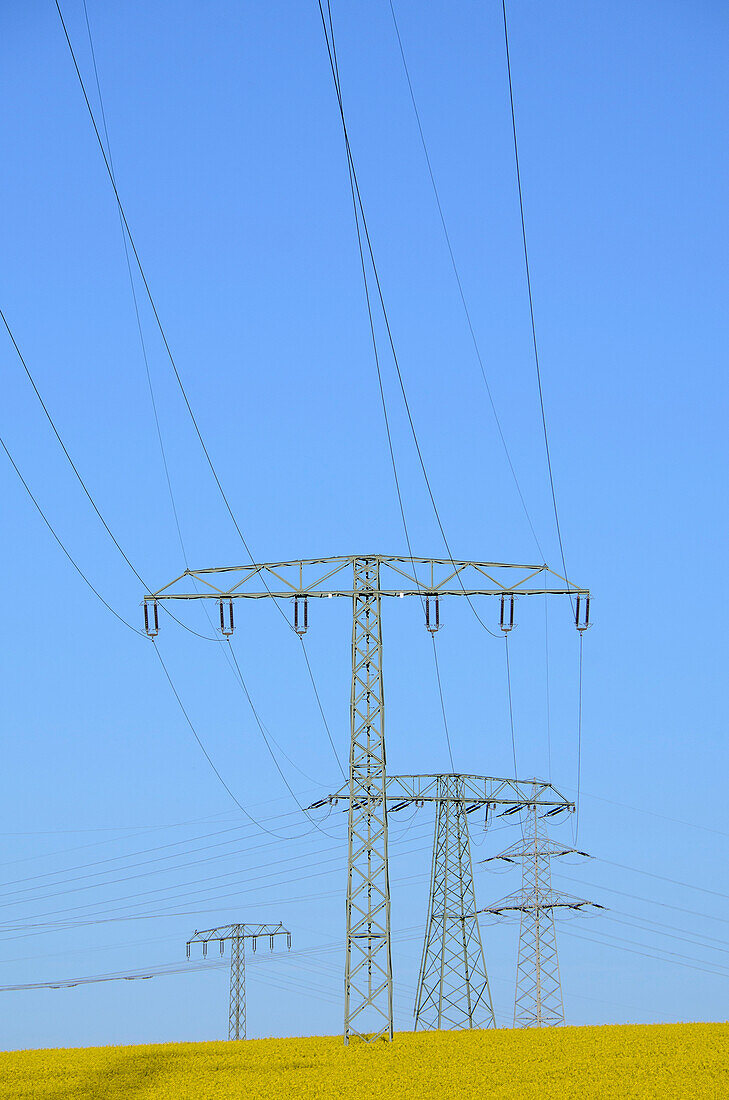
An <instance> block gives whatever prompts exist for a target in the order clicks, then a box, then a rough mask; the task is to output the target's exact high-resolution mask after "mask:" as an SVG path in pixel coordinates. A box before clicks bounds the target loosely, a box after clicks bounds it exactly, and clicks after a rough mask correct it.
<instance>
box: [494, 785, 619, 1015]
mask: <svg viewBox="0 0 729 1100" xmlns="http://www.w3.org/2000/svg"><path fill="white" fill-rule="evenodd" d="M527 822H528V824H527V828H526V829H525V831H524V834H523V836H522V839H521V840H519V841H517V842H516V844H512V846H511V847H510V848H507V849H506V850H505V851H503V852H501V853H500V854H499V855H498V856H492V857H491V858H490V859H488V860H483V861H482V862H483V863H489V862H491V860H496V859H501V860H504V861H505V862H507V863H521V867H522V877H521V890H519V891H516V892H515V893H513V894H509V896H508V897H505V898H502V899H501V901H498V902H496V903H495V904H494V905H489V906H488V907H487V908H486V909H482V910H480V912H482V913H491V914H494V915H496V916H501V915H503V914H504V913H519V914H520V915H521V921H520V932H519V955H518V961H517V967H516V994H515V997H514V1027H522V1028H523V1027H559V1026H560V1025H563V1024H564V1000H563V997H562V982H561V978H560V973H559V956H558V954H557V935H556V931H555V926H554V914H555V910H558V909H572V910H582V909H584V908H585V907H586V906H594V907H595V908H596V909H603V908H604V906H602V905H597V904H596V903H595V902H590V901H586V900H585V899H584V898H576V897H572V895H570V894H565V893H562V892H561V891H558V890H554V889H553V888H552V870H551V862H552V859H553V858H554V857H559V856H565V855H569V854H571V853H574V854H576V855H581V856H587V852H580V851H578V850H577V849H576V848H568V847H566V846H565V845H564V844H559V843H558V842H557V841H554V840H551V839H550V838H549V837H548V836H547V834H546V830H545V828H544V825H543V822H542V820H541V818H540V816H539V814H538V812H537V805H536V802H535V803H534V804H533V805H531V806H529V808H528V811H527Z"/></svg>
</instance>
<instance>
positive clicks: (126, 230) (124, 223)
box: [55, 0, 342, 787]
mask: <svg viewBox="0 0 729 1100" xmlns="http://www.w3.org/2000/svg"><path fill="white" fill-rule="evenodd" d="M55 3H56V10H57V12H58V16H59V19H60V21H61V26H62V28H63V33H64V37H65V39H66V44H67V46H68V49H69V53H70V55H71V60H72V62H73V66H74V69H75V72H76V76H77V78H78V82H79V85H80V87H81V92H82V94H83V98H84V102H85V104H86V108H87V111H88V114H89V118H90V120H91V124H92V126H93V129H94V133H95V135H96V140H97V142H98V145H99V149H100V151H101V155H102V157H103V160H104V165H105V168H106V171H107V175H108V177H109V181H110V183H111V186H112V189H113V192H114V197H115V199H116V205H117V210H118V214H119V219H120V224H121V230H122V238H123V241H124V252H125V256H126V262H127V268H128V271H129V279H130V285H131V289H132V296H133V299H134V310H135V315H136V319H137V327H138V330H139V337H140V341H141V346H142V352H143V356H144V363H145V369H146V373H147V381H148V385H149V391H150V397H151V401H152V408H153V412H154V419H155V424H156V427H157V435H158V439H159V444H160V449H161V453H162V461H163V464H164V469H165V476H166V479H167V485H168V489H169V494H170V500H171V504H172V509H173V512H174V517H175V523H176V526H177V532H178V536H179V539H180V545H181V548H182V554H183V558H184V560H185V564H186V566H187V554H186V550H185V544H184V539H183V537H182V531H181V527H180V523H179V517H178V511H177V507H176V504H175V499H174V493H173V490H172V482H171V477H170V473H169V467H168V463H167V458H166V454H165V448H164V443H163V439H162V432H161V428H160V423H159V417H158V414H157V405H156V401H155V397H154V388H153V386H152V379H151V374H150V370H149V362H148V359H147V352H146V347H145V343H144V336H143V332H142V327H141V321H140V317H139V308H138V303H137V296H136V291H135V289H134V279H133V277H132V270H131V264H130V260H129V250H128V248H127V241H128V242H129V246H130V247H131V249H132V253H133V255H134V259H135V262H136V265H137V268H138V270H139V274H140V276H141V279H142V283H143V285H144V289H145V292H146V294H147V298H148V300H149V304H150V306H151V309H152V312H153V314H154V318H155V321H156V323H157V327H158V329H159V332H160V335H161V337H162V341H163V343H164V347H165V350H166V353H167V356H168V358H169V361H170V364H171V366H172V370H173V373H174V376H175V379H176V381H177V384H178V387H179V389H180V392H181V394H182V397H183V400H184V403H185V407H186V409H187V412H188V413H189V416H190V419H191V421H192V424H193V427H194V429H195V433H196V435H197V437H198V440H199V442H200V446H201V447H202V450H203V454H204V455H205V458H206V460H207V463H208V466H209V467H210V471H211V473H212V475H213V478H214V480H215V483H216V485H217V487H218V490H219V492H220V495H221V497H222V500H223V502H224V504H225V507H226V510H227V512H228V514H229V515H230V518H231V520H232V522H233V525H234V527H235V529H236V532H237V533H238V536H239V538H240V540H241V542H242V544H243V547H244V549H245V551H246V554H247V555H248V557H249V558H250V560H251V562H255V558H254V557H253V554H252V551H251V549H250V546H249V544H248V542H247V541H246V539H245V537H244V535H243V532H242V530H241V527H240V525H239V523H238V521H237V519H236V517H235V514H234V512H233V509H232V507H231V504H230V501H229V499H228V497H227V495H226V493H225V490H224V489H223V485H222V482H221V480H220V477H219V475H218V472H217V470H216V468H215V465H214V463H213V461H212V458H211V455H210V452H209V450H208V448H207V445H206V443H205V440H204V438H203V435H202V431H201V429H200V426H199V424H198V421H197V418H196V417H195V413H194V411H193V408H192V404H191V402H190V400H189V398H188V395H187V391H186V389H185V386H184V384H183V381H182V378H181V375H180V373H179V371H178V368H177V364H176V362H175V359H174V356H173V354H172V350H171V347H170V343H169V341H168V339H167V335H166V332H165V330H164V327H163V325H162V320H161V318H160V315H159V312H158V310H157V305H156V302H155V300H154V298H153V296H152V291H151V288H150V285H149V282H148V280H147V276H146V274H145V271H144V268H143V266H142V261H141V257H140V255H139V252H138V250H137V246H136V244H135V241H134V238H133V236H132V232H131V229H130V227H129V222H128V220H127V216H126V213H125V211H124V206H123V204H122V201H121V197H120V194H119V191H118V188H117V184H116V178H115V173H114V167H113V161H112V156H111V145H110V141H109V131H108V127H107V122H106V113H105V110H104V103H103V97H102V94H101V82H100V79H99V73H98V66H97V63H96V53H95V50H94V44H93V38H92V34H91V24H90V21H89V17H88V10H87V6H86V0H84V13H85V17H86V29H87V33H88V38H89V45H90V48H91V54H92V61H93V68H94V75H95V80H96V88H97V94H98V98H99V105H100V109H101V117H102V125H103V129H104V134H105V137H106V147H105V146H104V141H103V140H102V137H101V133H100V131H99V127H98V125H97V122H96V118H95V115H94V111H93V108H92V106H91V101H90V99H89V96H88V93H87V90H86V85H85V83H84V80H83V77H82V75H81V70H80V67H79V65H78V62H77V59H76V54H75V51H74V49H73V44H72V42H71V38H70V35H69V33H68V29H67V27H66V23H65V21H64V18H63V13H62V11H61V7H60V4H59V2H58V0H55ZM140 579H141V578H140ZM264 583H265V582H264ZM142 584H143V586H144V587H145V590H147V586H146V585H144V582H142ZM274 604H275V606H276V609H277V610H278V612H279V614H280V615H281V617H282V618H283V620H284V622H285V623H286V625H287V626H288V627H289V628H290V629H291V630H292V632H293V630H294V628H293V627H292V625H291V623H290V622H289V621H288V619H287V617H286V614H285V612H284V611H283V609H282V608H281V607H280V605H279V602H278V600H274ZM206 615H207V611H206ZM208 621H209V622H210V619H209V616H208ZM211 626H212V623H211ZM187 629H190V628H187ZM193 633H196V632H195V631H193ZM211 640H215V641H220V639H219V638H213V639H211ZM299 640H300V642H301V648H302V652H303V654H304V657H305V660H306V666H307V669H308V673H309V677H310V680H311V684H312V688H313V691H314V694H315V697H316V702H317V706H318V709H319V711H320V713H321V717H322V720H323V722H324V726H325V728H326V733H327V736H328V739H329V742H330V744H331V747H332V749H333V752H334V755H335V758H336V760H337V764H338V766H339V768H340V770H342V764H341V761H340V759H339V755H338V753H337V750H336V748H335V747H334V742H333V740H332V736H331V732H330V729H329V725H328V722H327V720H326V716H325V714H324V708H323V706H322V702H321V697H320V694H319V690H318V687H317V685H316V681H315V678H314V673H313V670H312V668H311V663H310V661H309V657H308V654H307V652H306V645H305V642H304V639H303V638H301V637H300V638H299ZM221 648H222V647H221ZM238 675H239V678H241V677H240V670H238ZM241 680H242V678H241ZM243 687H244V690H246V691H247V689H246V688H245V685H243ZM282 751H283V750H282ZM284 755H286V754H285V753H284ZM287 759H288V757H287ZM276 766H277V768H278V762H276ZM294 766H296V765H294ZM297 770H300V769H297ZM279 771H280V768H279ZM284 781H285V782H286V785H287V787H288V782H287V781H286V780H284Z"/></svg>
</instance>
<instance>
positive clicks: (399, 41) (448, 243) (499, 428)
mask: <svg viewBox="0 0 729 1100" xmlns="http://www.w3.org/2000/svg"><path fill="white" fill-rule="evenodd" d="M390 13H391V15H392V22H393V26H394V28H395V34H396V36H397V44H398V47H399V50H400V58H401V60H402V65H403V69H404V72H405V79H406V81H407V85H408V90H409V92H410V101H411V103H412V105H413V111H414V113H415V121H416V123H417V126H418V134H419V135H420V144H421V145H422V147H423V154H424V156H425V163H426V165H427V167H428V176H429V177H430V183H431V186H432V188H433V195H434V197H435V203H436V206H437V208H438V216H439V218H440V224H441V227H442V229H443V236H444V238H445V243H446V247H447V249H448V255H449V257H450V261H451V267H452V269H453V275H454V277H455V280H456V285H457V287H458V295H459V297H460V299H461V305H462V306H463V312H464V315H465V318H466V324H467V326H468V331H469V333H470V336H471V343H472V344H473V350H474V352H475V354H476V359H477V361H478V365H479V369H480V372H481V378H482V379H483V383H484V386H485V387H486V393H487V395H488V400H489V405H490V407H491V412H492V413H493V417H494V421H495V423H496V429H497V431H498V434H499V439H500V440H501V446H502V447H503V450H504V455H505V456H506V461H507V463H508V466H509V470H510V471H511V476H512V478H513V481H514V485H515V486H516V491H517V493H518V495H519V500H520V501H521V506H522V509H523V512H524V515H525V517H526V521H527V523H528V525H529V530H530V531H531V533H532V535H533V537H534V542H535V544H536V547H537V550H538V551H539V554H540V556H541V558H542V561H543V560H544V551H543V550H542V547H541V546H540V544H539V538H538V537H537V532H536V530H535V529H534V524H533V522H532V517H531V516H530V514H529V509H528V508H527V505H526V500H525V499H524V493H523V492H522V488H521V485H520V484H519V478H518V477H517V474H516V470H515V468H514V463H513V461H512V458H511V454H510V452H509V447H508V444H507V442H506V436H505V435H504V430H503V428H502V426H501V419H500V417H499V414H498V411H497V409H496V403H495V401H494V397H493V394H492V392H491V386H490V385H489V380H488V376H487V374H486V367H485V365H484V360H483V355H482V354H481V349H480V347H479V343H478V340H477V338H476V332H475V329H474V327H473V322H472V320H471V311H470V309H469V307H468V302H467V300H466V293H465V291H464V289H463V281H462V279H461V275H460V272H459V270H458V265H457V263H456V257H455V253H454V251H453V245H452V243H451V236H450V233H449V232H448V225H447V223H446V218H445V213H444V211H443V204H442V203H441V199H440V193H439V191H438V185H437V183H436V180H435V173H434V172H433V165H432V163H431V159H430V154H429V152H428V146H427V143H426V141H425V133H424V131H423V124H422V122H421V119H420V111H419V110H418V104H417V101H416V99H415V90H414V88H413V83H412V80H411V78H410V70H409V68H408V63H407V60H406V58H405V48H404V46H403V41H402V37H401V35H400V27H399V26H398V22H397V17H396V15H395V5H394V2H393V0H390Z"/></svg>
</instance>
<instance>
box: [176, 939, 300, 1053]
mask: <svg viewBox="0 0 729 1100" xmlns="http://www.w3.org/2000/svg"><path fill="white" fill-rule="evenodd" d="M259 936H268V940H269V945H270V948H271V950H272V951H273V941H274V937H275V936H285V937H286V946H287V947H289V948H290V947H291V933H290V932H289V931H288V929H286V928H284V926H283V925H282V924H226V925H224V926H223V927H222V928H208V929H206V930H205V931H204V932H197V931H196V932H195V933H194V935H192V936H191V937H190V939H189V940H188V941H187V948H186V950H187V957H188V959H189V958H190V945H191V944H193V943H201V944H202V953H203V958H206V957H207V953H208V944H209V943H219V944H220V954H221V955H222V954H223V953H224V950H225V942H226V940H230V1007H229V1009H228V1038H229V1039H245V1037H246V940H251V941H252V943H253V951H254V953H255V950H256V942H257V940H258V938H259Z"/></svg>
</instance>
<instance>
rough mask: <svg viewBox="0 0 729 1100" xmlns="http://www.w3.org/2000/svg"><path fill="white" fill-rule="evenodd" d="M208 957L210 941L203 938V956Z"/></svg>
mask: <svg viewBox="0 0 729 1100" xmlns="http://www.w3.org/2000/svg"><path fill="white" fill-rule="evenodd" d="M207 957H208V941H207V940H203V958H204V959H207Z"/></svg>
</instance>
